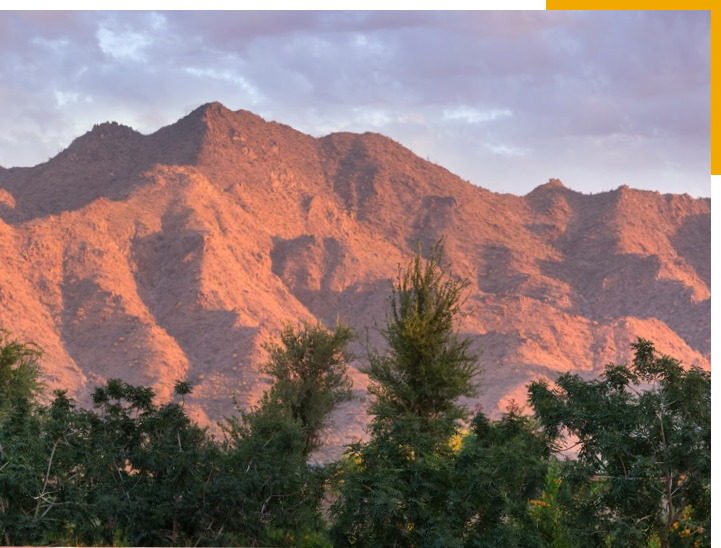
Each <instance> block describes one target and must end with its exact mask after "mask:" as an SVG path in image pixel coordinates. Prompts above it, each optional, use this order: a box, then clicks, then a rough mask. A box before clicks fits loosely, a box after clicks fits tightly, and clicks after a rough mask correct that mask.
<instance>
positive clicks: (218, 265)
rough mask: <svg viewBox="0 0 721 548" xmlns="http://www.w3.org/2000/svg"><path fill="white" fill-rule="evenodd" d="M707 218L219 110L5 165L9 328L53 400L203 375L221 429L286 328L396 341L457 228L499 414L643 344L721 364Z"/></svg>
mask: <svg viewBox="0 0 721 548" xmlns="http://www.w3.org/2000/svg"><path fill="white" fill-rule="evenodd" d="M489 177H490V175H489ZM478 183H480V184H483V181H478ZM710 212H711V202H710V200H709V199H694V198H692V197H690V196H688V195H669V194H667V195H661V194H659V193H657V192H646V191H639V190H633V189H631V188H628V187H626V186H622V187H620V188H618V189H616V190H614V191H610V192H603V193H600V194H594V195H586V194H581V193H578V192H574V191H573V190H571V189H568V188H566V187H564V185H563V184H562V183H561V182H560V181H558V180H555V179H551V180H550V181H549V182H548V183H547V184H544V185H541V186H539V187H538V188H536V189H535V190H533V191H532V192H530V193H529V194H527V195H526V196H515V195H512V194H497V193H493V192H490V191H488V190H485V189H484V188H482V187H480V186H475V185H472V184H470V183H468V182H466V181H463V180H462V179H460V178H459V177H457V176H455V175H453V174H452V173H450V172H449V171H447V170H446V169H444V168H442V167H440V166H437V165H435V164H432V163H429V162H427V161H425V160H423V159H421V158H419V157H418V156H416V155H415V154H413V153H412V152H410V151H409V150H408V149H406V148H404V147H403V146H401V145H400V144H398V143H396V142H394V141H393V140H391V139H389V138H387V137H384V136H382V135H378V134H373V133H364V134H362V135H359V134H351V133H337V134H332V135H328V136H326V137H322V138H318V139H316V138H313V137H310V136H308V135H304V134H303V133H300V132H298V131H296V130H294V129H292V128H290V127H288V126H286V125H282V124H278V123H275V122H266V121H264V120H263V119H262V118H260V117H258V116H256V115H255V114H252V113H250V112H247V111H242V110H241V111H237V112H233V111H230V110H228V109H226V108H225V107H223V106H222V105H220V104H219V103H212V104H208V105H204V106H202V107H200V108H198V109H197V110H195V111H193V112H192V113H190V114H189V115H188V116H186V117H185V118H183V119H181V120H180V121H178V122H177V123H175V124H173V125H170V126H168V127H165V128H162V129H160V130H159V131H157V132H155V133H153V134H151V135H142V134H140V133H138V132H136V131H134V130H132V129H131V128H128V127H124V126H122V125H118V124H115V123H104V124H100V125H97V126H95V127H94V128H93V129H92V130H91V131H89V132H88V133H86V134H85V135H83V136H81V137H79V138H77V139H76V140H75V141H73V143H72V144H71V145H70V146H69V147H68V148H67V149H66V150H64V151H63V152H61V153H60V154H58V155H57V156H56V157H54V158H52V159H51V160H49V161H48V162H46V163H44V164H41V165H38V166H36V167H32V168H10V169H4V168H3V169H0V256H2V257H4V258H5V259H4V260H3V261H0V327H1V328H4V329H7V330H9V331H11V332H12V334H13V335H14V336H17V337H19V338H20V339H22V340H32V341H35V342H36V343H38V344H39V345H40V346H41V347H42V348H43V349H44V350H45V355H44V357H43V359H42V366H43V368H44V370H45V373H46V375H45V378H46V381H47V384H48V386H49V388H68V389H69V390H70V394H71V395H72V396H73V397H75V398H76V399H78V401H79V402H81V403H83V404H87V403H88V398H89V394H90V390H91V388H92V386H94V385H96V384H98V383H101V382H103V381H104V380H105V379H107V378H113V377H120V378H123V379H124V380H126V381H128V382H131V383H138V384H145V385H150V386H152V387H153V388H154V389H155V390H156V392H157V394H158V395H159V397H160V399H161V400H167V399H168V398H170V396H171V391H172V385H173V383H174V381H176V380H178V379H184V380H188V381H190V382H192V383H194V384H195V385H196V388H195V390H194V392H193V393H192V395H191V396H190V397H189V398H188V399H187V403H186V405H189V406H190V410H191V414H192V416H193V417H194V418H196V419H197V420H199V421H200V422H201V423H202V424H213V423H214V421H215V420H217V419H219V418H220V417H221V415H222V414H229V413H232V411H233V399H232V394H233V393H235V394H236V395H237V399H238V401H239V403H240V404H241V405H245V406H247V405H250V404H252V403H253V402H255V401H256V400H257V399H258V398H259V396H260V395H261V394H262V392H263V391H264V390H265V389H266V388H267V384H266V382H265V380H264V378H263V377H262V375H260V373H259V365H260V364H261V363H262V362H263V360H264V357H265V353H264V350H263V349H262V344H263V343H264V342H266V341H268V339H269V338H271V337H274V336H277V334H278V332H279V329H280V328H281V327H282V325H283V324H284V323H285V322H299V321H303V320H313V319H319V320H321V321H323V322H325V323H326V324H330V325H332V324H334V322H335V321H336V319H337V318H340V319H341V320H343V321H345V322H347V323H350V324H351V325H352V326H354V327H356V328H357V329H358V331H359V333H361V334H364V333H365V331H364V328H365V327H366V326H368V327H370V328H371V329H370V331H369V336H370V341H371V343H373V344H380V342H381V339H380V337H379V335H378V333H377V331H376V330H375V329H374V328H373V326H374V325H375V324H374V322H376V323H377V324H378V325H382V324H383V322H384V317H385V316H384V314H385V303H386V299H387V297H388V296H389V293H390V287H391V280H392V279H393V278H394V277H395V275H396V274H397V268H398V264H399V263H400V264H405V262H406V261H407V260H408V259H409V258H410V256H411V255H412V253H413V252H414V251H415V250H416V249H417V248H418V247H417V246H418V244H419V243H420V245H421V246H422V247H423V249H427V247H428V245H429V244H430V243H432V242H435V241H436V240H437V239H438V238H440V237H441V236H445V237H446V239H447V244H446V249H447V252H448V255H449V258H450V260H451V261H452V264H453V272H454V273H455V274H456V275H458V276H462V277H468V278H469V279H470V281H471V294H470V297H469V299H468V301H467V303H466V308H465V313H464V315H463V317H462V318H460V319H459V322H458V327H459V329H460V330H461V332H462V333H463V334H464V335H466V336H468V337H471V338H472V339H473V341H474V348H475V349H477V350H482V352H483V353H482V356H481V363H482V365H483V367H484V369H485V372H484V374H483V375H482V376H481V377H480V378H479V379H478V382H479V385H480V386H481V396H480V400H479V401H480V403H481V404H482V405H483V406H484V409H485V410H486V411H487V412H497V411H498V410H503V409H504V408H505V406H506V404H507V403H508V401H509V399H511V398H515V399H516V400H517V401H519V402H522V401H524V400H525V388H524V387H525V385H526V384H527V383H528V382H529V381H531V380H532V379H536V378H539V377H546V378H550V379H554V378H555V377H556V376H557V375H558V374H559V373H562V372H565V371H568V370H572V371H575V372H578V373H580V374H582V375H583V376H585V377H591V376H593V375H596V374H598V373H599V372H600V371H601V370H602V368H603V366H604V365H605V364H606V363H608V362H623V361H626V360H627V359H628V357H629V343H630V342H631V341H633V340H635V338H636V337H638V336H641V337H645V338H648V339H652V340H653V341H655V343H656V344H657V347H658V348H659V349H660V350H661V351H662V352H665V353H668V354H670V355H672V356H675V357H677V358H679V359H682V360H683V361H684V363H685V364H687V365H699V366H701V367H704V368H706V369H708V368H709V367H710V353H711V341H710V287H711V279H710V277H711V267H710V257H711V252H710V241H711V237H710ZM357 349H358V354H359V355H361V356H362V355H363V351H362V350H361V347H360V346H358V348H357ZM353 377H354V381H355V383H356V387H357V389H358V391H359V393H362V392H363V391H364V388H365V386H366V382H367V380H366V379H365V377H364V376H363V375H362V374H361V373H360V372H358V371H357V370H355V369H354V371H353ZM364 421H365V417H364V416H363V413H362V404H361V403H359V402H355V403H353V404H349V405H347V406H346V407H345V408H343V409H342V410H341V411H340V412H339V413H338V414H337V416H336V418H335V422H336V428H335V429H333V430H332V431H331V432H329V434H328V439H329V443H330V445H331V447H334V448H336V449H337V448H338V447H339V446H340V444H341V443H343V442H346V441H349V440H350V439H351V438H352V437H354V436H359V435H361V434H362V432H363V424H364Z"/></svg>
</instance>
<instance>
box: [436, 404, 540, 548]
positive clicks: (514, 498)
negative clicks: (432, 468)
mask: <svg viewBox="0 0 721 548" xmlns="http://www.w3.org/2000/svg"><path fill="white" fill-rule="evenodd" d="M550 452H551V448H550V446H549V443H548V440H547V438H546V437H545V436H544V435H543V434H542V433H541V432H540V431H539V426H538V425H537V424H536V423H535V421H533V420H532V419H531V418H529V417H527V416H524V415H523V414H522V413H521V411H520V409H519V408H518V407H516V406H515V405H512V406H511V407H510V408H509V409H508V412H507V413H506V414H505V415H504V416H503V417H502V418H501V419H500V420H498V421H492V420H489V419H488V418H487V417H485V416H484V415H483V414H481V413H479V414H477V415H476V416H475V417H474V418H473V420H472V421H471V431H470V433H469V434H468V435H467V436H466V437H465V438H464V439H463V444H462V446H461V450H460V452H459V454H458V456H457V460H456V466H455V474H454V481H453V483H452V485H453V488H452V491H451V495H450V500H451V506H450V508H449V514H450V515H451V516H452V517H453V520H454V528H455V530H456V535H457V536H458V537H459V538H460V539H462V541H463V546H468V547H471V546H474V547H485V546H523V547H529V548H530V547H533V546H539V547H540V546H545V544H544V542H543V538H542V536H541V535H540V534H539V532H538V530H537V528H536V527H535V523H534V521H533V519H532V517H531V515H530V514H529V504H530V503H531V501H532V500H536V499H538V497H539V496H541V493H542V490H543V488H544V485H545V480H546V477H547V474H548V465H549V457H550Z"/></svg>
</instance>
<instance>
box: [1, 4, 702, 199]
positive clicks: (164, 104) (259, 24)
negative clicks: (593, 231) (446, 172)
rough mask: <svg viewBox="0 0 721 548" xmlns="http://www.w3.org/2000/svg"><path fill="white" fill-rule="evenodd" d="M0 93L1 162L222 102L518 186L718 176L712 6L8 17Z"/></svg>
mask: <svg viewBox="0 0 721 548" xmlns="http://www.w3.org/2000/svg"><path fill="white" fill-rule="evenodd" d="M0 98H1V99H2V103H1V104H0V126H2V127H4V128H11V129H9V130H6V131H5V134H4V135H3V137H2V141H0V142H1V144H2V149H0V164H3V165H5V166H8V165H13V164H21V165H22V164H29V163H36V162H38V161H42V160H44V159H45V158H46V156H45V155H46V154H48V153H49V154H52V153H53V149H54V148H63V147H64V146H67V144H68V143H69V140H70V139H71V138H72V136H74V135H77V134H79V133H82V132H84V131H85V130H87V129H88V128H89V127H91V126H92V124H93V123H96V122H99V121H104V120H108V119H116V120H118V121H120V122H123V123H128V124H130V125H133V126H134V127H136V128H137V129H139V130H141V131H145V132H149V131H153V130H155V129H157V128H158V127H159V126H160V125H163V124H167V123H170V122H172V121H174V120H176V119H177V118H179V117H180V116H182V115H184V114H185V113H187V112H188V111H189V110H190V109H192V108H194V107H195V106H197V105H199V104H201V103H204V102H207V101H211V100H220V101H221V102H223V103H225V104H226V106H228V107H229V108H233V109H237V108H246V109H248V110H253V111H255V112H257V113H259V114H261V115H264V116H266V117H269V118H273V119H276V120H278V121H281V122H284V123H288V124H290V125H293V126H295V127H298V128H299V129H301V130H303V131H306V132H308V133H311V134H313V135H319V134H322V133H325V132H329V131H338V130H351V131H365V130H372V131H377V132H380V133H385V134H388V135H389V136H391V137H393V138H394V139H396V140H398V141H400V142H401V143H403V144H406V145H407V146H409V147H410V148H412V149H413V150H414V151H415V152H416V153H418V154H420V155H422V156H424V157H429V158H431V159H432V160H434V161H436V162H437V163H440V164H442V165H444V166H446V167H448V168H449V169H451V171H455V172H457V173H459V174H460V175H461V176H463V177H465V178H468V179H471V180H472V181H473V182H475V183H477V184H481V185H484V186H489V187H491V188H494V185H496V186H497V187H498V188H497V189H503V190H506V191H514V192H517V193H524V192H527V191H528V190H530V189H531V188H532V187H533V186H535V185H537V184H540V183H542V182H544V181H545V180H546V179H547V178H548V177H551V176H554V177H555V176H558V177H560V178H562V179H563V177H562V175H561V173H560V172H565V173H569V174H570V175H569V176H571V177H572V178H573V179H574V181H577V183H576V187H578V188H579V189H584V190H589V191H590V190H593V189H594V188H597V187H598V186H599V185H601V184H607V183H606V182H605V179H604V177H603V174H604V173H606V174H610V173H615V172H618V173H619V175H618V177H621V170H625V171H624V172H625V173H627V174H628V176H629V177H631V178H632V179H633V181H625V182H626V184H629V185H631V186H645V187H653V185H665V186H664V188H665V189H666V190H671V189H674V188H677V191H681V192H682V191H684V190H685V189H686V188H688V185H685V186H684V185H683V184H680V185H679V186H678V187H674V186H673V185H674V184H676V183H675V182H674V181H681V180H682V179H684V174H688V176H693V177H698V180H699V183H698V185H696V187H698V188H701V189H703V188H705V187H704V185H706V184H707V183H705V182H704V181H703V179H704V177H705V176H706V181H707V180H708V178H707V175H708V174H709V172H710V161H709V158H710V156H709V150H710V16H709V15H708V13H704V12H681V13H679V12H467V13H458V12H232V13H218V12H158V13H154V12H50V13H42V12H41V13H29V14H28V13H13V12H3V13H2V14H0ZM464 109H465V110H464ZM449 112H455V113H456V115H455V116H449V115H448V113H449ZM491 112H507V113H510V114H509V115H505V116H496V117H495V118H494V117H491V118H490V119H486V118H487V117H488V113H491ZM463 113H465V118H464V115H463ZM474 113H475V114H474ZM482 113H486V114H482ZM43 156H45V157H43ZM584 166H587V167H585V168H584ZM491 171H493V173H491ZM691 174H693V175H691ZM686 179H688V177H686ZM634 181H635V183H634ZM619 184H621V183H619ZM571 186H573V184H571ZM696 187H694V188H696Z"/></svg>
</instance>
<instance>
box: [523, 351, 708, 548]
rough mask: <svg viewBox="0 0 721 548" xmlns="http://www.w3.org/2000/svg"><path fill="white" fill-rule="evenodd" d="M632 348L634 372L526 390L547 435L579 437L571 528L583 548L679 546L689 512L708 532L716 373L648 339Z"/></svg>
mask: <svg viewBox="0 0 721 548" xmlns="http://www.w3.org/2000/svg"><path fill="white" fill-rule="evenodd" d="M633 348H634V349H635V357H634V360H633V363H632V364H631V366H625V365H609V366H607V367H606V370H605V372H604V374H603V375H602V376H601V378H600V379H597V380H593V381H584V380H583V379H581V378H580V377H578V376H577V375H570V374H566V375H563V376H562V377H561V378H560V379H558V381H557V388H553V389H552V388H550V387H549V386H548V385H547V384H546V383H543V382H537V383H533V384H532V385H531V386H530V388H529V392H530V399H531V403H532V405H533V408H534V410H535V412H536V415H537V416H538V418H539V420H540V421H541V423H542V424H543V426H544V428H545V429H546V432H547V433H548V434H549V435H550V436H551V437H556V436H558V435H560V434H562V433H567V434H570V436H572V437H573V438H575V439H577V446H578V459H577V460H575V461H570V462H569V463H568V465H567V466H566V467H565V470H564V481H565V482H566V483H567V484H568V485H569V486H572V487H573V488H574V489H575V496H574V498H573V500H572V501H571V502H572V504H570V505H569V515H568V522H569V524H570V526H571V527H572V528H573V530H574V534H575V535H576V537H577V542H578V543H579V544H580V545H582V546H603V545H605V544H606V543H607V541H609V542H610V543H611V545H612V546H629V547H630V546H643V545H645V544H647V543H649V542H650V541H651V539H652V538H657V539H658V542H659V543H660V545H661V546H662V547H668V546H672V545H676V544H677V542H676V540H677V539H676V537H677V536H678V535H677V533H676V532H675V531H677V530H678V527H676V526H675V525H676V524H677V523H679V522H680V520H681V519H682V516H684V515H685V513H686V512H687V511H688V508H689V507H691V508H693V510H694V512H693V515H694V520H695V521H694V523H695V525H696V526H697V528H699V529H704V531H710V504H709V501H710V498H709V496H710V478H711V376H710V374H709V373H707V372H705V371H702V370H700V369H697V368H691V369H689V370H684V369H683V368H682V367H681V365H680V364H679V362H678V361H676V360H674V359H673V358H670V357H668V356H659V355H658V354H657V353H656V351H655V349H654V347H653V345H652V344H651V343H650V342H649V341H645V340H643V339H639V340H638V342H637V343H635V344H634V345H633ZM589 485H594V487H593V488H590V487H589ZM702 538H703V537H702ZM675 539H676V540H675Z"/></svg>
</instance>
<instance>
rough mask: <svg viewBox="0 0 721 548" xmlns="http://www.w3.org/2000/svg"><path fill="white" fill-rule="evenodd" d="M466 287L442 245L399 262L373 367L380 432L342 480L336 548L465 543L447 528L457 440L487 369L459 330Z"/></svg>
mask: <svg viewBox="0 0 721 548" xmlns="http://www.w3.org/2000/svg"><path fill="white" fill-rule="evenodd" d="M467 285H468V283H467V282H465V281H457V280H454V279H453V278H451V277H450V276H449V275H448V274H447V273H446V271H445V270H444V268H443V245H442V242H439V243H438V244H437V245H436V246H435V247H434V248H433V249H432V250H431V251H430V253H429V255H428V259H427V260H426V261H423V260H422V258H421V257H420V255H417V256H416V257H414V258H413V259H412V260H411V262H410V264H409V265H408V267H407V268H406V269H405V270H404V269H399V273H398V279H397V283H396V285H395V286H394V288H393V292H392V295H391V298H390V302H389V304H390V306H389V308H390V312H389V314H388V318H387V325H386V327H385V329H383V331H382V334H383V336H384V338H385V340H386V342H387V343H388V350H387V351H386V352H384V353H383V354H379V353H376V352H370V353H369V365H368V367H367V368H366V369H365V372H366V373H367V374H368V376H369V378H370V379H371V381H372V384H371V386H370V388H369V391H370V392H371V394H372V395H373V396H374V397H375V399H374V401H373V403H372V404H371V405H370V407H369V412H370V413H371V415H372V416H373V418H372V420H371V423H370V431H371V434H372V437H371V439H370V441H368V442H367V443H365V444H355V445H353V446H351V448H350V454H352V455H353V460H354V462H355V466H352V467H346V468H345V469H344V470H343V471H342V473H341V474H339V476H338V477H337V489H338V495H339V496H338V500H337V501H336V503H335V504H334V505H333V508H332V513H333V516H334V518H335V522H334V523H333V525H332V528H331V531H330V534H331V539H332V540H333V544H334V546H454V545H457V541H456V540H455V539H454V538H453V536H452V530H451V529H450V528H449V527H448V526H447V522H448V514H447V511H446V510H447V504H448V490H449V487H450V486H451V484H452V482H453V456H452V455H453V452H452V449H451V444H450V441H451V438H452V437H453V436H454V435H456V434H457V432H458V429H459V424H458V419H461V418H463V417H464V416H465V415H466V411H465V408H464V407H463V406H461V405H460V404H459V403H458V402H457V399H458V398H459V397H460V396H464V395H466V396H470V395H472V394H474V393H475V388H474V386H473V385H472V383H471V380H472V378H473V376H474V375H475V374H476V373H477V371H478V368H477V365H476V356H475V355H473V354H471V353H470V352H469V346H470V342H469V341H467V340H461V339H460V338H459V337H458V335H457V334H456V332H455V331H454V329H453V317H454V315H455V314H457V313H458V312H459V310H460V307H461V305H462V303H463V293H464V290H465V289H466V287H467Z"/></svg>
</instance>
